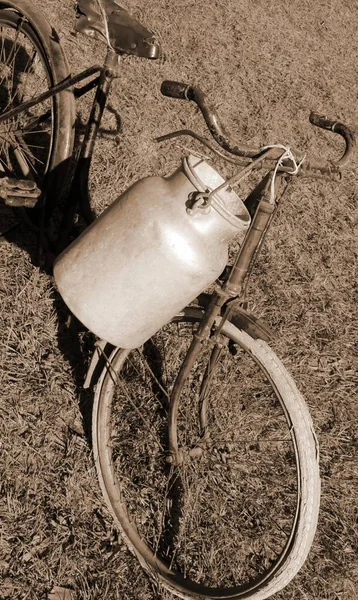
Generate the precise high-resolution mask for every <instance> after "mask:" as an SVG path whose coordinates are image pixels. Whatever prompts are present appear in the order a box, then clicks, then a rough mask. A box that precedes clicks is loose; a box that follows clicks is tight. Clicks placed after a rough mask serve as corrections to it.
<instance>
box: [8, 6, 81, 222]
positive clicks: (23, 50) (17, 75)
mask: <svg viewBox="0 0 358 600" xmlns="http://www.w3.org/2000/svg"><path fill="white" fill-rule="evenodd" d="M0 33H1V39H0V47H1V53H0V73H1V75H0V97H2V100H3V102H2V107H1V112H3V111H4V110H9V109H10V108H13V107H14V106H18V105H19V104H20V103H21V102H23V101H27V100H30V99H31V98H32V97H34V96H36V95H38V94H40V93H42V92H44V91H47V90H48V89H49V88H50V87H52V86H53V85H55V84H57V83H59V82H60V81H62V80H64V79H65V78H67V77H68V76H69V67H68V64H67V60H66V57H65V55H64V52H63V49H62V48H61V45H60V41H59V38H58V35H57V33H56V31H55V30H54V29H53V28H52V27H51V25H50V24H49V23H48V22H47V20H46V18H45V17H44V15H43V14H42V13H41V12H40V10H39V9H38V8H37V7H36V6H34V5H33V4H32V3H31V2H29V1H28V0H4V1H3V0H1V1H0ZM10 88H11V89H10ZM74 122H75V103H74V96H73V92H72V90H71V89H67V90H65V91H62V92H60V93H59V94H57V95H56V96H54V97H53V98H51V99H49V100H47V101H45V102H44V103H42V104H39V105H36V106H35V107H33V109H29V110H28V111H26V113H24V114H20V115H19V116H17V117H14V118H13V119H11V121H9V122H3V123H2V124H1V131H2V136H1V147H0V162H1V165H2V171H3V172H5V174H6V175H8V176H12V177H15V178H24V179H26V178H31V179H34V180H35V182H36V184H37V186H38V187H39V188H40V189H41V191H42V192H43V193H44V194H45V196H46V197H45V196H43V201H44V202H46V212H47V213H50V212H51V210H52V209H53V207H54V206H56V204H57V202H58V201H59V199H60V198H61V197H62V194H63V190H64V184H65V181H66V177H67V175H68V173H69V169H70V166H71V165H70V159H71V156H72V150H73V142H74ZM15 144H18V148H19V152H20V163H19V160H18V158H14V146H15ZM21 165H22V166H21ZM26 169H27V171H28V173H26ZM24 170H25V172H24ZM47 190H48V191H50V193H48V194H47V195H46V191H47ZM30 212H31V211H30Z"/></svg>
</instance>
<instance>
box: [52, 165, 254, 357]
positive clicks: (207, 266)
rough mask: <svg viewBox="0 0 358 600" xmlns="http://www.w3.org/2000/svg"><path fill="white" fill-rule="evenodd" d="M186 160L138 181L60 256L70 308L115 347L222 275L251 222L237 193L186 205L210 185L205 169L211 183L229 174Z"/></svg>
mask: <svg viewBox="0 0 358 600" xmlns="http://www.w3.org/2000/svg"><path fill="white" fill-rule="evenodd" d="M184 161H186V162H185V169H184V168H181V169H179V170H178V171H176V172H175V173H174V174H173V175H172V176H170V177H168V178H162V177H147V178H145V179H142V180H140V181H139V182H137V183H135V184H134V185H133V186H132V187H131V188H129V189H128V190H127V191H126V192H124V194H122V196H120V197H119V198H118V199H117V200H116V201H115V202H114V203H113V204H112V205H111V206H109V207H108V208H107V209H106V210H105V211H104V212H103V213H102V215H101V216H100V217H99V218H98V219H97V220H96V221H95V222H94V223H93V224H92V225H91V226H90V227H89V228H88V229H87V230H86V231H85V232H84V233H83V234H82V235H81V236H80V237H79V238H78V239H77V240H75V241H74V242H73V243H72V244H71V246H69V248H67V249H66V250H65V251H64V252H63V253H62V254H61V255H60V257H59V258H58V259H57V261H56V263H55V268H54V275H55V281H56V284H57V287H58V289H59V292H60V294H61V295H62V297H63V299H64V300H65V302H66V304H67V305H68V307H69V308H70V310H71V311H72V312H73V313H74V315H75V316H76V317H77V318H78V319H79V320H80V321H81V322H82V323H83V324H84V325H86V327H87V328H88V329H90V330H91V331H93V332H94V333H95V334H96V335H98V336H99V337H101V338H103V339H105V340H107V341H108V342H110V343H112V344H114V345H115V346H121V347H122V348H135V347H138V346H139V345H141V344H142V343H143V342H144V341H146V340H147V339H148V338H149V337H151V335H153V334H154V333H155V332H156V331H157V330H158V329H159V328H160V327H161V326H162V325H164V324H165V323H167V322H169V321H170V319H171V318H173V317H174V316H175V314H177V312H179V311H180V310H182V309H183V308H184V307H185V306H186V305H187V304H189V303H190V302H191V301H192V300H193V299H194V298H195V297H196V296H197V294H199V293H200V292H202V291H203V290H204V289H205V288H206V287H208V285H210V284H211V283H212V282H213V281H214V280H215V279H216V278H217V277H218V276H219V275H220V273H221V272H222V270H223V269H224V267H225V265H226V263H227V254H228V242H229V240H230V239H231V238H233V237H234V236H235V235H237V234H239V235H241V237H243V236H244V235H245V233H246V230H247V228H248V226H249V220H250V218H249V215H248V213H247V211H246V209H245V208H244V206H243V205H242V203H241V200H239V198H238V197H237V196H236V194H235V193H234V192H224V194H223V193H222V192H221V195H220V198H217V199H216V200H215V199H214V200H213V203H212V206H211V207H210V208H209V209H208V210H205V211H204V210H202V209H197V210H196V211H194V212H191V211H190V210H189V211H188V210H187V209H188V207H189V206H190V202H189V201H188V199H189V197H190V195H191V194H192V192H195V191H197V190H198V189H199V191H204V189H205V185H206V182H204V181H202V179H201V178H202V176H203V174H204V179H206V180H208V179H209V180H210V181H209V185H210V186H211V187H216V186H218V185H220V184H221V183H222V182H223V181H224V180H223V179H222V178H221V176H220V175H219V174H218V173H217V172H216V171H215V170H214V169H213V168H212V167H210V166H209V165H207V163H205V162H204V161H202V160H201V159H198V158H196V157H192V156H190V157H187V159H184ZM205 175H206V177H205ZM200 188H202V189H200ZM225 194H226V201H227V202H228V203H229V204H230V209H231V210H232V208H233V207H234V208H235V209H236V212H237V211H239V213H240V214H239V215H238V216H234V214H233V213H232V212H230V211H229V210H227V208H226V206H225ZM234 205H235V206H234Z"/></svg>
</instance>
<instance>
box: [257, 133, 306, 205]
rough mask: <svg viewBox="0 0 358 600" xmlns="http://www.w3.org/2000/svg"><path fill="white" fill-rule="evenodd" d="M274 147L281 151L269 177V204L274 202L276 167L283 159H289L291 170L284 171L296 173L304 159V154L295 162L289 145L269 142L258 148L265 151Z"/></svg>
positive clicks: (277, 167)
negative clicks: (267, 144) (270, 177)
mask: <svg viewBox="0 0 358 600" xmlns="http://www.w3.org/2000/svg"><path fill="white" fill-rule="evenodd" d="M274 148H278V149H279V150H282V151H283V152H282V154H281V156H279V157H278V159H277V161H276V166H275V168H274V171H273V175H272V179H271V186H270V199H269V202H270V204H274V202H275V181H276V175H277V171H278V169H279V168H280V167H281V166H282V164H283V162H284V161H285V160H289V161H291V163H292V171H286V173H287V174H288V175H297V173H298V171H299V170H300V167H301V166H302V163H303V162H304V160H305V159H306V155H304V156H303V157H302V158H301V160H300V161H298V162H297V160H296V158H295V157H294V155H293V153H292V151H291V148H290V147H289V146H284V145H283V144H270V145H269V146H263V147H262V148H260V150H261V152H265V151H267V150H273V149H274Z"/></svg>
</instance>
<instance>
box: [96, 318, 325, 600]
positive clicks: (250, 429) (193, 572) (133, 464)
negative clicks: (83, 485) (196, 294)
mask: <svg viewBox="0 0 358 600" xmlns="http://www.w3.org/2000/svg"><path fill="white" fill-rule="evenodd" d="M201 316H202V312H201V311H200V310H199V309H196V308H188V309H186V310H185V311H184V312H183V314H182V315H181V316H180V317H177V318H176V319H175V320H174V321H173V322H172V323H171V324H169V325H167V326H166V327H164V328H163V329H162V330H160V331H159V332H158V333H157V334H156V335H155V336H154V337H153V338H152V339H151V340H149V341H148V342H147V343H146V344H144V346H143V347H142V348H140V349H136V350H133V351H128V350H121V349H115V350H114V351H113V353H112V355H111V356H110V357H109V359H108V361H107V365H106V367H105V369H104V370H103V372H102V375H101V377H100V380H99V383H98V385H97V388H96V392H95V401H94V409H93V449H94V458H95V462H96V467H97V472H98V476H99V481H100V484H101V488H102V491H103V494H104V498H105V500H106V503H107V505H108V508H109V509H110V511H111V513H112V515H113V516H114V518H115V520H116V522H117V523H118V525H119V528H120V530H121V533H122V536H123V538H124V540H125V541H126V543H127V545H128V546H129V548H130V549H131V550H132V551H133V552H134V553H135V554H136V556H137V557H138V559H139V560H140V562H141V564H142V566H143V567H144V568H145V569H146V570H147V571H148V572H149V573H150V574H151V575H152V576H155V577H156V578H157V579H159V581H160V582H161V583H162V584H163V585H164V587H166V588H167V589H169V590H170V591H172V592H174V593H175V594H177V595H179V596H181V597H183V598H201V599H202V598H217V599H218V598H221V599H222V598H251V599H255V600H263V599H264V598H268V597H269V596H270V595H272V594H273V593H275V592H277V591H278V590H280V589H282V588H283V587H284V586H285V585H287V583H288V582H289V581H290V580H291V579H292V578H293V577H294V575H295V574H296V573H297V571H298V570H299V569H300V567H301V566H302V564H303V563H304V561H305V559H306V557H307V554H308V552H309V549H310V546H311V544H312V541H313V537H314V533H315V529H316V525H317V518H318V509H319V496H320V481H319V470H318V457H317V444H316V439H315V436H314V433H313V429H312V422H311V418H310V415H309V412H308V409H307V406H306V404H305V402H304V400H303V398H302V396H301V395H300V393H299V392H298V390H297V388H296V386H295V384H294V382H293V380H292V378H291V377H290V375H289V374H288V373H287V371H286V370H285V368H284V366H283V365H282V363H281V362H280V361H279V360H278V358H277V357H276V355H275V354H274V353H273V352H272V351H271V350H270V348H269V347H268V345H267V344H266V343H265V342H263V341H261V340H253V339H252V338H251V337H250V336H249V335H247V334H246V333H245V332H243V331H240V330H238V329H237V328H236V327H234V326H233V325H232V324H231V323H226V324H225V326H224V328H223V331H222V333H223V335H224V338H223V344H224V350H223V351H222V352H221V355H220V361H219V362H218V364H216V365H215V370H214V372H213V373H211V378H210V387H209V390H208V389H206V392H205V396H208V409H207V425H206V427H205V435H203V431H202V430H201V426H200V424H199V423H198V412H199V410H200V404H202V402H203V393H202V390H203V378H204V380H205V377H204V373H205V370H206V367H207V365H208V364H209V363H210V360H211V357H212V343H211V342H209V343H208V344H207V347H206V348H205V349H204V352H203V355H202V356H201V358H199V360H198V361H197V363H196V365H195V366H194V369H193V371H192V373H191V375H190V377H189V380H188V382H187V385H186V387H185V388H184V389H183V391H182V396H181V403H180V408H179V418H178V438H179V443H180V447H181V451H182V456H183V461H182V463H181V464H180V465H177V466H174V465H173V464H170V462H168V453H167V442H168V426H167V405H168V399H169V397H170V391H171V389H172V386H173V383H174V381H175V378H176V375H177V373H178V370H179V368H180V364H181V362H182V361H183V359H184V356H185V353H186V351H187V348H188V345H189V343H190V340H191V337H192V333H193V328H196V326H197V324H198V322H199V320H200V318H201ZM204 387H205V386H204ZM208 391H209V394H208V393H207V392H208ZM205 403H206V400H205Z"/></svg>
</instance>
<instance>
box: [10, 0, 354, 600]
mask: <svg viewBox="0 0 358 600" xmlns="http://www.w3.org/2000/svg"><path fill="white" fill-rule="evenodd" d="M36 4H37V5H38V6H40V7H41V9H42V10H43V11H44V13H45V14H46V16H47V17H48V19H49V20H50V21H51V23H52V24H53V25H54V26H55V27H56V29H57V31H58V32H59V34H60V37H61V41H62V42H63V47H64V49H65V51H66V54H67V56H68V59H69V62H70V65H71V70H72V72H74V73H75V72H78V71H79V70H80V69H83V68H85V67H86V66H89V65H92V64H94V63H97V62H99V61H100V60H101V57H102V56H104V54H105V48H104V46H103V45H102V44H101V43H100V42H99V41H96V40H93V39H89V38H86V37H84V36H83V35H77V36H74V35H73V33H72V31H73V22H74V17H75V13H74V10H73V2H72V0H56V1H55V0H37V2H36ZM124 6H125V7H126V8H127V9H129V10H130V11H132V12H133V14H134V15H135V16H136V17H137V18H139V19H140V20H141V21H142V22H143V23H145V24H146V25H147V26H148V27H150V28H151V29H153V30H154V31H155V32H156V33H157V34H158V36H159V38H160V40H161V43H162V46H163V49H164V54H163V56H162V58H161V59H160V60H158V61H157V62H149V61H148V62H146V61H143V60H138V59H134V58H126V59H124V60H123V61H122V64H121V69H120V76H119V78H118V79H117V80H116V81H115V83H114V86H113V91H112V95H111V97H110V101H109V107H108V110H107V111H106V113H105V119H104V123H103V131H102V134H101V135H100V138H99V140H98V145H97V148H96V152H95V157H94V163H93V166H92V171H91V192H92V195H93V202H94V205H95V207H96V210H97V212H100V211H101V210H103V208H104V207H105V206H107V205H109V204H110V203H111V202H112V201H113V200H114V199H115V198H116V197H117V196H118V195H119V194H120V193H121V191H122V190H124V189H125V188H126V187H127V186H128V185H129V184H131V183H132V182H134V181H135V180H136V179H138V178H140V177H143V176H145V175H149V174H160V175H164V174H169V173H171V172H172V171H174V169H175V168H176V167H177V165H178V163H179V160H180V158H181V157H182V156H183V155H185V154H186V153H187V152H188V147H189V146H190V147H194V148H196V149H198V148H197V147H196V146H195V144H194V145H193V144H189V143H188V142H187V141H185V139H184V138H181V139H180V141H178V140H176V141H169V142H166V143H165V144H160V145H159V144H155V143H154V141H153V138H154V137H155V136H157V135H160V134H164V133H167V132H169V131H171V130H173V129H179V128H182V127H186V128H192V129H195V130H196V131H198V133H202V134H203V133H205V128H204V126H203V123H202V119H201V117H200V115H199V114H198V111H197V110H196V109H195V107H194V106H193V105H190V104H186V103H183V102H179V101H175V100H169V99H167V98H163V97H161V95H160V91H159V90H160V83H161V81H162V80H163V79H177V80H182V81H188V82H193V83H195V84H198V85H200V86H201V87H202V88H203V89H204V90H205V91H206V92H207V93H208V94H209V95H210V97H211V98H212V100H213V103H214V104H215V105H216V106H217V107H218V109H219V111H220V115H221V117H222V119H223V121H224V122H225V123H226V124H227V127H228V129H229V130H230V131H232V133H233V136H234V137H236V139H238V140H241V141H246V142H248V143H252V144H257V145H259V144H262V145H263V144H268V143H285V144H289V145H290V146H291V147H293V148H300V149H302V150H304V151H307V152H308V153H311V152H312V153H315V154H318V155H322V156H326V157H330V158H334V157H337V156H339V154H340V152H341V150H342V145H341V143H340V141H339V140H338V141H337V139H336V137H335V136H334V135H332V134H330V133H323V132H321V131H318V130H317V129H315V128H313V127H312V126H311V125H310V124H309V123H308V114H309V112H310V110H311V109H314V110H316V111H317V112H322V113H325V114H327V115H329V116H331V117H332V118H338V119H340V120H342V121H343V122H345V123H347V124H349V125H350V126H352V127H353V128H354V127H356V123H357V101H358V78H357V64H358V42H357V35H356V30H357V24H358V6H357V5H356V3H353V2H350V1H349V0H340V1H338V0H332V1H331V2H327V1H325V0H319V1H317V2H314V3H312V2H309V1H308V0H303V1H302V2H299V3H297V2H296V3H292V2H290V3H288V2H283V1H281V0H273V1H271V2H266V1H264V0H255V1H251V2H250V1H249V0H240V1H237V0H224V1H223V2H217V1H216V0H212V1H211V2H210V3H208V2H205V1H204V0H196V1H194V0H177V1H176V2H168V1H167V0H157V1H156V2H150V3H147V2H145V1H144V0H136V1H133V2H129V1H126V3H125V4H124ZM87 110H88V101H85V100H81V101H80V103H79V115H80V119H82V120H84V119H85V118H86V114H87V112H86V111H87ZM218 166H219V167H221V168H223V169H224V170H225V168H224V167H223V165H220V164H218ZM356 179H357V161H356V156H354V159H353V160H352V163H351V164H350V165H349V166H348V167H347V169H346V171H345V175H344V178H343V181H342V182H340V183H338V182H327V181H323V180H305V181H299V180H297V181H295V182H294V184H293V185H292V187H291V190H290V193H289V194H288V195H287V197H286V198H285V200H284V202H283V204H282V206H281V208H280V210H279V213H278V215H277V218H276V220H275V223H274V224H273V226H272V229H271V231H270V233H269V235H268V237H267V243H266V246H265V249H264V250H263V252H262V254H261V256H260V260H259V263H258V265H257V267H256V268H255V272H254V274H253V277H252V279H251V289H250V295H249V307H250V309H251V310H252V311H253V312H255V313H256V314H257V315H259V316H261V317H262V318H264V319H265V320H266V321H267V322H268V323H269V324H270V326H271V327H273V328H274V329H275V330H276V332H277V339H276V341H275V343H274V345H275V348H276V350H277V353H278V354H279V356H280V357H281V358H282V359H283V361H284V363H285V364H286V365H287V367H288V369H289V370H290V371H291V373H292V374H293V376H294V379H295V381H296V382H297V384H298V386H299V388H300V390H301V391H302V392H303V394H304V395H305V397H306V399H307V402H308V405H309V407H310V410H311V414H312V417H313V421H314V425H315V429H316V432H317V436H318V440H319V443H320V453H321V476H322V503H321V513H320V521H319V526H318V532H317V535H316V538H315V541H314V544H313V548H312V551H311V553H310V556H309V559H308V561H307V563H306V564H305V566H304V567H303V569H302V570H301V572H300V573H299V575H298V576H297V577H296V578H295V580H294V581H293V582H292V583H291V584H290V585H289V586H288V587H287V588H286V589H285V590H284V591H283V592H282V593H281V594H278V595H277V598H281V599H282V600H283V599H285V600H301V599H305V600H306V599H310V600H311V599H315V600H354V599H355V598H358V593H357V591H356V590H357V588H358V561H357V554H358V511H357V502H356V498H357V496H358V438H357V428H356V423H357V418H358V408H357V383H358V316H357V302H358V287H357V285H358V284H357V280H358V277H357V276H358V272H357V264H358V247H357V227H358V204H357V201H358V192H357V185H356ZM33 246H34V240H33V238H32V236H31V234H27V233H26V232H24V231H21V232H19V233H18V234H17V235H16V237H15V238H14V241H13V243H6V244H1V245H0V273H1V279H0V295H1V312H2V320H1V324H0V361H1V362H0V366H1V370H0V379H1V390H2V394H1V411H0V431H1V457H0V469H1V482H0V486H1V487H0V489H1V492H0V511H1V536H0V578H1V584H0V585H1V591H0V596H1V598H3V599H4V600H5V599H6V600H10V599H11V600H14V599H18V600H20V599H21V600H25V599H27V600H40V599H46V598H49V599H50V600H58V598H60V597H61V596H60V592H61V589H62V588H63V589H65V590H67V596H65V597H66V600H69V599H70V600H74V599H76V600H89V599H91V600H92V599H93V600H113V599H116V598H117V599H121V600H132V599H133V600H134V599H136V600H150V599H159V598H160V599H161V600H169V598H171V596H170V594H168V593H167V592H165V591H163V590H158V589H156V588H154V587H153V585H152V584H151V582H150V580H149V579H148V578H147V577H146V576H145V575H144V574H143V572H142V570H141V568H140V567H139V565H138V564H137V562H136V560H135V559H134V558H133V557H132V556H131V554H130V553H129V551H128V550H127V549H126V547H125V545H124V544H123V542H122V540H121V537H120V535H118V533H117V532H116V529H115V527H114V525H113V521H112V519H111V517H110V516H109V515H108V514H107V511H106V509H105V507H104V503H103V500H102V497H101V493H100V490H99V486H98V483H97V481H96V474H95V470H94V463H93V459H92V455H91V443H90V434H89V423H88V415H89V413H90V407H91V398H90V396H88V395H85V394H84V393H83V392H82V391H81V385H82V382H83V378H84V374H85V370H86V364H87V363H88V360H89V357H90V352H91V349H92V347H93V338H92V336H91V335H90V334H88V333H86V332H81V331H80V332H73V331H72V330H71V329H69V328H68V327H67V325H66V321H67V316H68V312H67V310H66V307H65V306H64V305H63V303H62V301H61V299H60V298H59V297H58V294H57V293H56V291H55V290H54V288H53V285H52V281H51V279H50V278H49V277H48V276H47V275H46V274H44V273H43V272H42V271H41V270H40V269H39V268H38V267H36V266H34V265H33V264H32V262H31V259H30V256H31V255H33ZM55 586H58V587H57V591H56V587H55ZM51 590H52V591H53V593H52V595H51V594H50V592H51ZM58 590H60V591H58ZM56 594H57V596H56Z"/></svg>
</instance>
